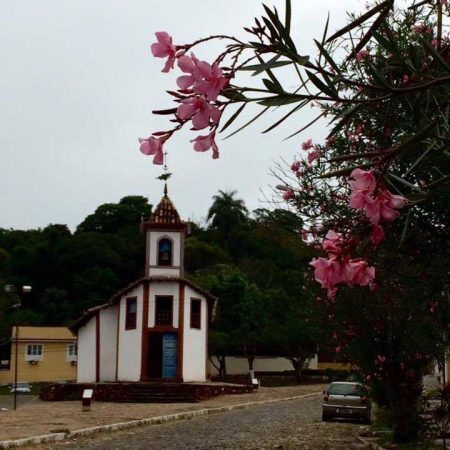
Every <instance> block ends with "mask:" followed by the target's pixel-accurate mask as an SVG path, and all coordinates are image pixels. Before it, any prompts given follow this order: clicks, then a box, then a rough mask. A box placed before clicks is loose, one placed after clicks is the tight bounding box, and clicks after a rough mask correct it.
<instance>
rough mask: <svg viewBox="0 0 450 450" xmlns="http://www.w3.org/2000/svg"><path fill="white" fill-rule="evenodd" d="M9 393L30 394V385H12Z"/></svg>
mask: <svg viewBox="0 0 450 450" xmlns="http://www.w3.org/2000/svg"><path fill="white" fill-rule="evenodd" d="M9 392H10V394H14V392H17V393H18V394H31V384H29V383H25V382H22V383H17V384H13V385H12V386H11V389H10V391H9Z"/></svg>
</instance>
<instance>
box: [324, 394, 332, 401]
mask: <svg viewBox="0 0 450 450" xmlns="http://www.w3.org/2000/svg"><path fill="white" fill-rule="evenodd" d="M324 394H325V395H324V396H323V399H324V401H326V402H327V401H328V398H329V397H330V396H329V394H328V392H324Z"/></svg>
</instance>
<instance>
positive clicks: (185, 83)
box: [177, 75, 195, 89]
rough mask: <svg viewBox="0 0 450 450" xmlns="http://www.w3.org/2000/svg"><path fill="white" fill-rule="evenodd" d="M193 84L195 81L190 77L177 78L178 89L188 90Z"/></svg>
mask: <svg viewBox="0 0 450 450" xmlns="http://www.w3.org/2000/svg"><path fill="white" fill-rule="evenodd" d="M194 83H195V79H194V77H193V76H192V75H182V76H181V77H178V78H177V85H178V87H179V88H180V89H188V88H189V87H191V86H192V85H193V84H194Z"/></svg>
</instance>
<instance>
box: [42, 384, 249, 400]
mask: <svg viewBox="0 0 450 450" xmlns="http://www.w3.org/2000/svg"><path fill="white" fill-rule="evenodd" d="M85 389H93V390H94V392H93V400H96V401H103V402H117V403H126V402H138V403H139V402H140V401H142V402H152V401H153V402H155V403H158V402H159V401H163V402H170V401H173V402H179V401H186V402H197V401H200V400H205V399H208V398H211V397H216V396H218V395H230V394H246V393H250V392H252V391H253V388H252V387H251V386H244V385H234V384H223V383H198V384H195V383H70V384H50V385H48V386H46V387H44V388H43V389H42V390H41V393H40V398H41V400H44V401H64V400H81V397H82V395H83V391H84V390H85Z"/></svg>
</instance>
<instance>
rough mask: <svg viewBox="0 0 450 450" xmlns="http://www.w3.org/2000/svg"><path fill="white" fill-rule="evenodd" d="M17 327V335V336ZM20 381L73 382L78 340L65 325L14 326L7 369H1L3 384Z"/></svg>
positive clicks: (0, 375) (75, 374) (75, 376)
mask: <svg viewBox="0 0 450 450" xmlns="http://www.w3.org/2000/svg"><path fill="white" fill-rule="evenodd" d="M16 330H18V332H17V337H16ZM16 342H17V355H18V357H17V381H18V382H20V381H26V382H34V383H35V382H40V381H72V380H76V378H77V339H76V337H75V336H74V335H73V334H72V333H71V332H70V330H69V329H68V328H66V327H17V328H16V327H14V328H13V331H12V337H11V358H10V362H9V369H8V370H0V384H5V383H13V382H14V375H15V368H16V360H15V357H16Z"/></svg>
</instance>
